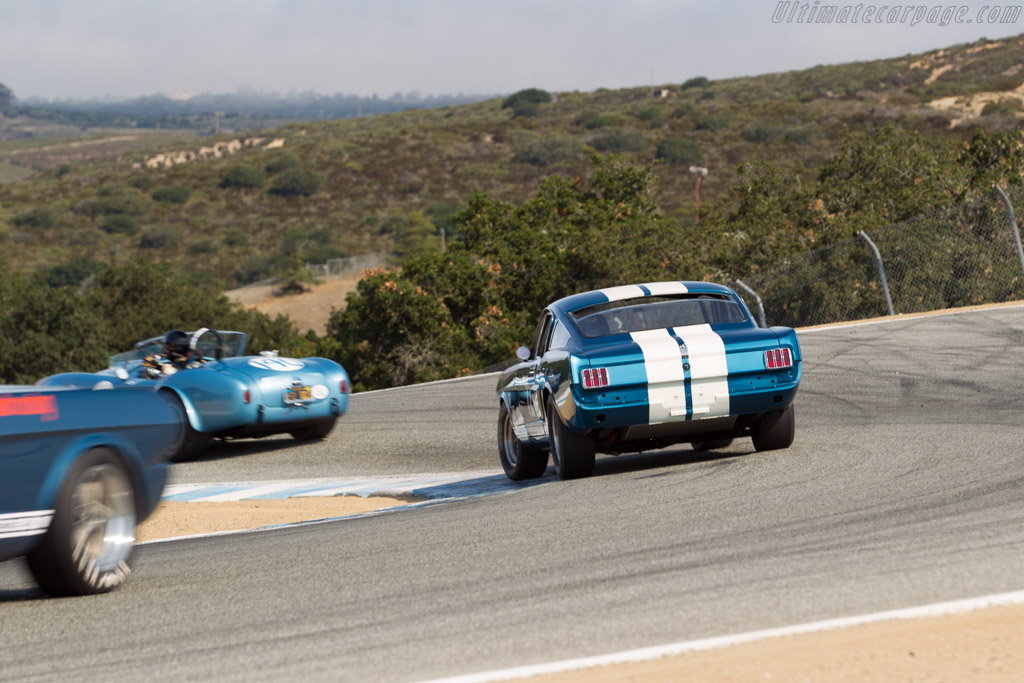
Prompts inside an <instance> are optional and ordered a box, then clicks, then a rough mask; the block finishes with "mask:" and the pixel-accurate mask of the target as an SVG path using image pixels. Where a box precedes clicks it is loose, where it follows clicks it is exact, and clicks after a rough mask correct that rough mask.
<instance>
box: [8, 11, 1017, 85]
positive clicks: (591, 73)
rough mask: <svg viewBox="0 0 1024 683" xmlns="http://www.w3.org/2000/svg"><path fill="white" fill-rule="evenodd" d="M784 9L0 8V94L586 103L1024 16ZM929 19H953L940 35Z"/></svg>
mask: <svg viewBox="0 0 1024 683" xmlns="http://www.w3.org/2000/svg"><path fill="white" fill-rule="evenodd" d="M826 3H827V4H828V5H831V6H832V7H834V8H835V9H836V15H835V17H834V18H833V19H834V20H833V22H832V23H818V21H817V20H818V19H820V18H821V16H820V15H821V13H822V12H823V10H822V6H824V5H825V4H826ZM794 4H796V3H786V2H782V3H780V2H777V1H775V0H772V1H768V0H740V1H736V2H716V1H715V0H705V1H704V2H694V1H692V0H585V1H584V0H564V1H563V0H546V1H540V0H515V1H513V0H361V1H358V2H354V1H351V0H0V83H4V84H6V85H7V86H8V87H9V88H11V89H12V90H13V91H14V93H15V95H16V96H17V97H21V98H27V97H32V96H40V97H45V98H48V99H53V98H88V97H102V96H138V95H150V94H155V93H167V94H181V93H201V92H213V93H225V92H234V91H236V90H237V89H238V88H239V87H250V88H254V89H256V90H260V91H265V92H280V93H282V94H284V93H287V92H290V91H302V90H315V91H317V92H320V93H324V94H333V93H336V92H343V93H353V94H362V95H370V94H374V93H376V94H378V95H380V96H382V97H388V96H390V95H392V94H394V93H396V92H402V93H407V92H411V91H417V92H420V93H422V94H455V93H459V92H463V93H479V94H492V93H507V92H513V91H515V90H519V89H521V88H527V87H531V86H536V87H539V88H544V89H546V90H552V91H559V90H581V91H590V90H594V89H596V88H602V87H605V88H622V87H630V86H637V85H647V84H649V83H650V82H651V80H652V73H653V81H654V83H656V84H669V83H680V82H682V81H684V80H686V79H687V78H690V77H693V76H698V75H703V76H708V77H710V78H722V77H729V76H742V75H752V74H761V73H769V72H776V71H788V70H791V69H801V68H806V67H811V66H814V65H816V64H836V63H841V62H848V61H856V60H866V59H877V58H882V57H893V56H899V55H904V54H908V53H913V52H922V51H925V50H929V49H933V48H938V47H944V46H947V45H951V44H955V43H962V42H970V41H974V40H977V39H978V38H981V37H987V38H1001V37H1005V36H1010V35H1016V34H1019V33H1024V16H1017V17H1016V21H1011V22H1010V23H1002V21H997V23H987V22H985V21H982V22H979V20H978V11H979V10H980V9H981V8H983V7H994V6H997V5H996V3H995V2H970V3H966V4H963V5H957V6H954V5H949V4H946V5H938V4H930V5H909V4H904V5H883V4H882V3H878V4H874V5H872V4H868V3H855V4H849V5H843V4H841V3H839V2H833V0H825V2H824V3H823V2H820V1H819V2H813V1H812V2H809V3H799V5H798V6H797V7H796V13H795V14H793V15H792V19H791V20H787V19H788V18H789V16H790V15H789V12H790V11H792V10H793V5H794ZM803 5H807V7H806V8H805V13H804V14H803V19H804V21H803V22H801V21H800V18H801V15H800V14H799V12H800V9H801V7H803ZM998 6H1000V7H1003V8H1004V10H1005V9H1006V8H1013V7H1016V8H1017V9H1018V10H1019V8H1020V5H1016V6H1014V5H998ZM883 7H885V10H884V13H883V14H878V13H879V12H880V11H883V10H882V8H883ZM895 8H898V9H899V11H898V12H896V13H895V14H894V9H895ZM917 8H920V10H918V9H917ZM957 8H962V9H961V10H959V11H960V14H959V19H960V21H957V14H956V11H957ZM869 10H870V11H869ZM812 11H814V12H817V13H818V14H817V15H815V14H811V12H812ZM1011 11H1012V10H1011ZM929 12H930V13H931V15H930V16H929ZM1021 14H1022V15H1024V13H1021ZM917 16H919V17H921V18H920V19H917V21H916V22H915V17H917ZM842 18H845V23H839V20H840V19H842ZM929 18H931V19H932V20H934V21H933V22H932V23H929ZM985 18H987V17H983V19H985ZM1013 18H1014V17H1012V16H1011V19H1013ZM807 19H811V21H810V23H808V22H807ZM879 19H881V20H882V23H878V20H879ZM943 19H951V21H949V22H948V25H945V26H942V25H940V24H941V23H944V22H942V20H943ZM998 19H1000V20H1002V19H1005V12H1004V14H1003V15H1002V16H1000V17H998ZM890 22H892V23H890ZM913 24H916V25H913Z"/></svg>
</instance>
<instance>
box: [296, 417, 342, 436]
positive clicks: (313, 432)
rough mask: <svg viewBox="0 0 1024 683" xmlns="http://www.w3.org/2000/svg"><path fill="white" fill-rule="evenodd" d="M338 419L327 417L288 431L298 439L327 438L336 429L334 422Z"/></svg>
mask: <svg viewBox="0 0 1024 683" xmlns="http://www.w3.org/2000/svg"><path fill="white" fill-rule="evenodd" d="M337 421H338V418H337V417H325V418H324V419H322V420H318V421H317V422H315V423H313V424H311V425H307V426H305V427H302V428H300V429H293V430H292V431H290V432H288V433H289V434H291V435H292V438H294V439H297V440H298V441H319V440H320V439H325V438H327V435H328V434H330V433H331V430H332V429H334V423H335V422H337Z"/></svg>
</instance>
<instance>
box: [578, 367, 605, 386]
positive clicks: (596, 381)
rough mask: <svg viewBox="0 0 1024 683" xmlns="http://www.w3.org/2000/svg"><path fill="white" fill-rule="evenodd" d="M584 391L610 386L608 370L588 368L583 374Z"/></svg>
mask: <svg viewBox="0 0 1024 683" xmlns="http://www.w3.org/2000/svg"><path fill="white" fill-rule="evenodd" d="M582 376H583V388H584V389H600V388H601V387H606V386H608V368H587V369H585V370H584V371H583V373H582Z"/></svg>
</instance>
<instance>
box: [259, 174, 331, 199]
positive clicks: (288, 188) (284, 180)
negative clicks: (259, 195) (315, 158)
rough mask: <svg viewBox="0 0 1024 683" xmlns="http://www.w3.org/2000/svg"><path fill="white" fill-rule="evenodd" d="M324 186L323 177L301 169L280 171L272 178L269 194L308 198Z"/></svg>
mask: <svg viewBox="0 0 1024 683" xmlns="http://www.w3.org/2000/svg"><path fill="white" fill-rule="evenodd" d="M323 185H324V175H323V174H322V173H317V172H316V171H314V170H312V169H309V168H306V167H304V166H302V167H295V168H290V169H288V170H287V171H282V172H281V173H280V174H279V175H277V176H276V177H275V178H274V182H273V183H272V184H271V187H270V194H275V195H279V196H282V197H308V196H309V195H311V194H315V193H316V192H317V191H319V190H320V188H321V187H323Z"/></svg>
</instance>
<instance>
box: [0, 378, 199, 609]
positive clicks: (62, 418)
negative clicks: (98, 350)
mask: <svg viewBox="0 0 1024 683" xmlns="http://www.w3.org/2000/svg"><path fill="white" fill-rule="evenodd" d="M184 428H185V421H184V415H183V413H182V412H181V408H180V407H179V406H178V405H177V404H176V403H175V402H173V401H171V400H169V398H168V397H167V396H165V395H163V394H157V393H155V392H153V391H149V390H145V389H134V390H126V391H109V390H108V391H102V390H101V391H95V390H92V389H74V388H68V387H45V388H42V387H38V386H34V387H33V386H29V387H11V386H3V387H0V560H6V559H10V558H12V557H20V556H23V555H27V556H28V566H29V569H30V570H31V572H32V574H33V576H35V579H36V581H37V582H38V583H39V585H40V586H41V587H42V588H43V589H44V590H45V591H47V592H48V593H50V594H52V595H85V594H92V593H103V592H106V591H109V590H112V589H114V588H117V587H118V586H120V585H121V584H122V583H123V582H124V580H125V579H126V578H127V577H128V573H129V571H130V570H129V565H128V561H129V557H130V555H131V552H132V547H133V545H134V542H135V525H136V524H137V523H139V522H141V521H142V520H144V519H145V518H146V517H148V516H149V514H150V513H151V512H152V511H153V509H154V508H155V507H156V505H157V503H158V502H159V501H160V496H161V495H162V494H163V490H164V484H165V483H166V481H167V472H168V463H167V461H166V459H167V457H168V456H169V455H171V454H173V453H175V452H176V451H177V449H178V446H179V443H180V442H181V439H182V438H183V435H184Z"/></svg>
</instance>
